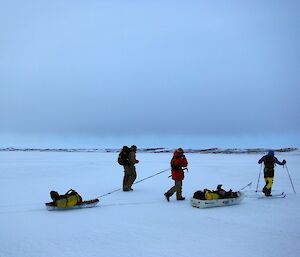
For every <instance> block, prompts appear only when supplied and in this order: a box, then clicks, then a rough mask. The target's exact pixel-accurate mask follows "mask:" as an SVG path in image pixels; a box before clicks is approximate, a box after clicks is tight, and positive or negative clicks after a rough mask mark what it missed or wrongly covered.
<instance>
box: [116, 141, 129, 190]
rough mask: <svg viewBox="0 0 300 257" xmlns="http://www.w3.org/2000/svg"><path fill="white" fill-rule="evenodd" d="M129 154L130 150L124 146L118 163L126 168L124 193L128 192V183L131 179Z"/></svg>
mask: <svg viewBox="0 0 300 257" xmlns="http://www.w3.org/2000/svg"><path fill="white" fill-rule="evenodd" d="M129 153H130V148H129V147H128V146H126V145H124V146H123V148H122V150H121V151H120V153H119V156H118V163H119V164H120V165H122V166H123V168H124V176H123V191H128V190H127V182H128V179H129V172H128V170H129V168H128V166H129V165H130V161H129Z"/></svg>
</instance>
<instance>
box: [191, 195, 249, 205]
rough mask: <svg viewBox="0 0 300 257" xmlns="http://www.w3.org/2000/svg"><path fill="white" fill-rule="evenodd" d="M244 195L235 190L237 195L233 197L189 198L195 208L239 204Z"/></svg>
mask: <svg viewBox="0 0 300 257" xmlns="http://www.w3.org/2000/svg"><path fill="white" fill-rule="evenodd" d="M244 197H245V195H244V193H242V192H237V197H234V198H223V199H216V200H200V199H197V198H194V197H192V198H191V205H192V206H193V207H196V208H211V207H221V206H229V205H235V204H239V203H240V202H241V201H242V200H243V199H244Z"/></svg>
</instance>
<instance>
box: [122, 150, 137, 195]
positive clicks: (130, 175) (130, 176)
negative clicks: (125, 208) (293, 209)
mask: <svg viewBox="0 0 300 257" xmlns="http://www.w3.org/2000/svg"><path fill="white" fill-rule="evenodd" d="M136 150H137V147H136V146H135V145H132V146H131V147H130V151H129V155H128V161H129V164H128V165H126V166H125V173H126V176H127V181H126V182H125V185H124V187H123V191H132V190H133V189H132V188H131V187H132V185H133V183H134V181H135V180H136V177H137V175H136V168H135V164H137V163H139V160H137V159H136Z"/></svg>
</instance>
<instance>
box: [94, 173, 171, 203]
mask: <svg viewBox="0 0 300 257" xmlns="http://www.w3.org/2000/svg"><path fill="white" fill-rule="evenodd" d="M168 170H170V168H167V169H165V170H162V171H160V172H157V173H155V174H153V175H151V176H149V177H146V178H143V179H140V180H138V181H136V182H134V183H133V185H135V184H138V183H140V182H142V181H145V180H147V179H149V178H152V177H154V176H157V175H159V174H161V173H164V172H166V171H168ZM120 190H122V188H118V189H115V190H113V191H111V192H108V193H106V194H103V195H99V196H97V197H95V198H96V199H99V198H100V197H104V196H107V195H110V194H113V193H115V192H118V191H120Z"/></svg>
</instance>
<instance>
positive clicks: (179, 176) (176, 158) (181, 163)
mask: <svg viewBox="0 0 300 257" xmlns="http://www.w3.org/2000/svg"><path fill="white" fill-rule="evenodd" d="M170 164H171V172H172V175H171V176H172V179H173V180H174V181H175V185H174V186H173V187H171V188H170V189H169V190H168V192H166V193H165V194H164V195H165V197H166V199H167V201H168V202H169V201H170V197H171V196H172V195H173V194H174V193H175V192H176V199H177V200H178V201H180V200H185V197H182V180H183V179H184V169H185V168H186V167H187V165H188V161H187V159H186V158H185V156H184V152H183V150H182V148H178V149H177V150H176V151H175V152H174V154H173V158H172V160H171V162H170Z"/></svg>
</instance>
